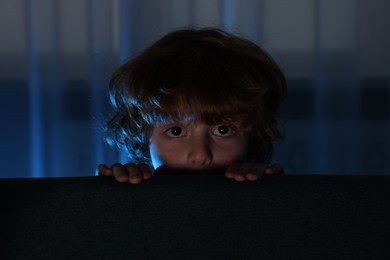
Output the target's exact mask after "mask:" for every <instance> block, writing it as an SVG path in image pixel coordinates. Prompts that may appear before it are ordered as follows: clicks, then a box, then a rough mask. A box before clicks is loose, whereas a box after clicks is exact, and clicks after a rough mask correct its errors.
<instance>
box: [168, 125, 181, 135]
mask: <svg viewBox="0 0 390 260" xmlns="http://www.w3.org/2000/svg"><path fill="white" fill-rule="evenodd" d="M165 133H166V134H167V135H168V136H169V137H181V136H184V135H185V132H184V131H183V129H182V128H181V127H179V126H175V127H171V128H169V129H168V130H166V131H165Z"/></svg>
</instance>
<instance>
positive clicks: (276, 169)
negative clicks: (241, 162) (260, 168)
mask: <svg viewBox="0 0 390 260" xmlns="http://www.w3.org/2000/svg"><path fill="white" fill-rule="evenodd" d="M264 173H265V174H266V175H276V174H282V173H283V167H282V165H280V164H279V163H274V164H273V165H271V166H270V167H267V168H265V170H264Z"/></svg>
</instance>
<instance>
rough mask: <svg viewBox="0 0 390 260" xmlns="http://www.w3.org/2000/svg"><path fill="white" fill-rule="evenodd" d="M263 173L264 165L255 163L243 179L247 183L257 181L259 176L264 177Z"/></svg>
mask: <svg viewBox="0 0 390 260" xmlns="http://www.w3.org/2000/svg"><path fill="white" fill-rule="evenodd" d="M264 171H265V165H264V164H262V163H255V164H253V165H252V168H251V169H250V170H248V172H247V173H246V175H245V177H246V179H247V180H249V181H256V180H258V179H259V178H260V177H261V176H263V175H264Z"/></svg>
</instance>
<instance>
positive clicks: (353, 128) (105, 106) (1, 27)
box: [0, 0, 390, 178]
mask: <svg viewBox="0 0 390 260" xmlns="http://www.w3.org/2000/svg"><path fill="white" fill-rule="evenodd" d="M203 26H212V27H220V28H223V29H225V30H227V31H229V32H233V33H237V34H240V35H243V36H245V37H247V38H249V39H251V40H253V41H254V42H256V43H257V44H259V45H260V46H261V47H262V48H264V49H265V50H266V51H268V52H269V53H270V54H271V56H273V57H274V58H275V59H276V61H277V62H278V63H279V64H280V66H281V67H282V68H283V70H284V72H285V74H286V77H287V79H288V87H289V93H288V98H287V100H286V102H285V103H284V104H283V106H282V109H281V113H280V119H281V121H282V122H283V124H284V128H285V132H286V139H285V140H284V141H283V142H278V143H276V144H275V154H274V161H276V162H280V163H282V165H283V166H284V168H285V171H286V173H288V174H389V173H390V163H389V162H390V105H389V104H390V102H389V101H390V94H389V92H390V2H389V1H387V0H377V1H364V0H343V1H339V0H295V1H289V0H112V1H108V0H3V1H0V36H1V41H0V93H1V99H0V107H1V121H2V123H1V130H0V136H1V137H0V141H1V143H0V144H1V146H0V147H1V165H2V171H1V173H0V177H7V178H14V177H64V176H92V175H94V174H95V169H96V166H97V165H98V164H99V163H106V164H112V163H115V162H122V163H123V162H127V161H129V160H130V159H129V158H127V155H126V153H125V152H124V151H117V150H116V149H114V148H112V147H109V146H108V145H107V144H105V143H104V141H103V132H102V126H103V124H104V122H105V120H106V119H107V116H108V114H109V112H110V106H109V103H108V98H107V86H108V82H109V79H110V75H111V74H112V72H113V71H114V70H115V68H116V67H118V66H119V65H120V64H121V63H123V62H125V61H127V60H128V59H129V58H131V57H133V56H134V55H136V54H137V53H139V52H140V51H141V50H142V49H143V48H145V47H147V46H148V45H149V44H151V43H152V42H153V41H155V40H157V39H158V38H160V37H161V36H163V35H164V34H165V33H167V32H170V31H172V30H175V29H178V28H183V27H203Z"/></svg>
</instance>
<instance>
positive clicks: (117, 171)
mask: <svg viewBox="0 0 390 260" xmlns="http://www.w3.org/2000/svg"><path fill="white" fill-rule="evenodd" d="M111 168H112V175H114V177H115V179H116V180H117V181H118V182H127V181H129V174H128V173H127V170H126V168H125V166H124V165H123V164H119V163H117V164H114V165H113V166H111Z"/></svg>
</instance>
